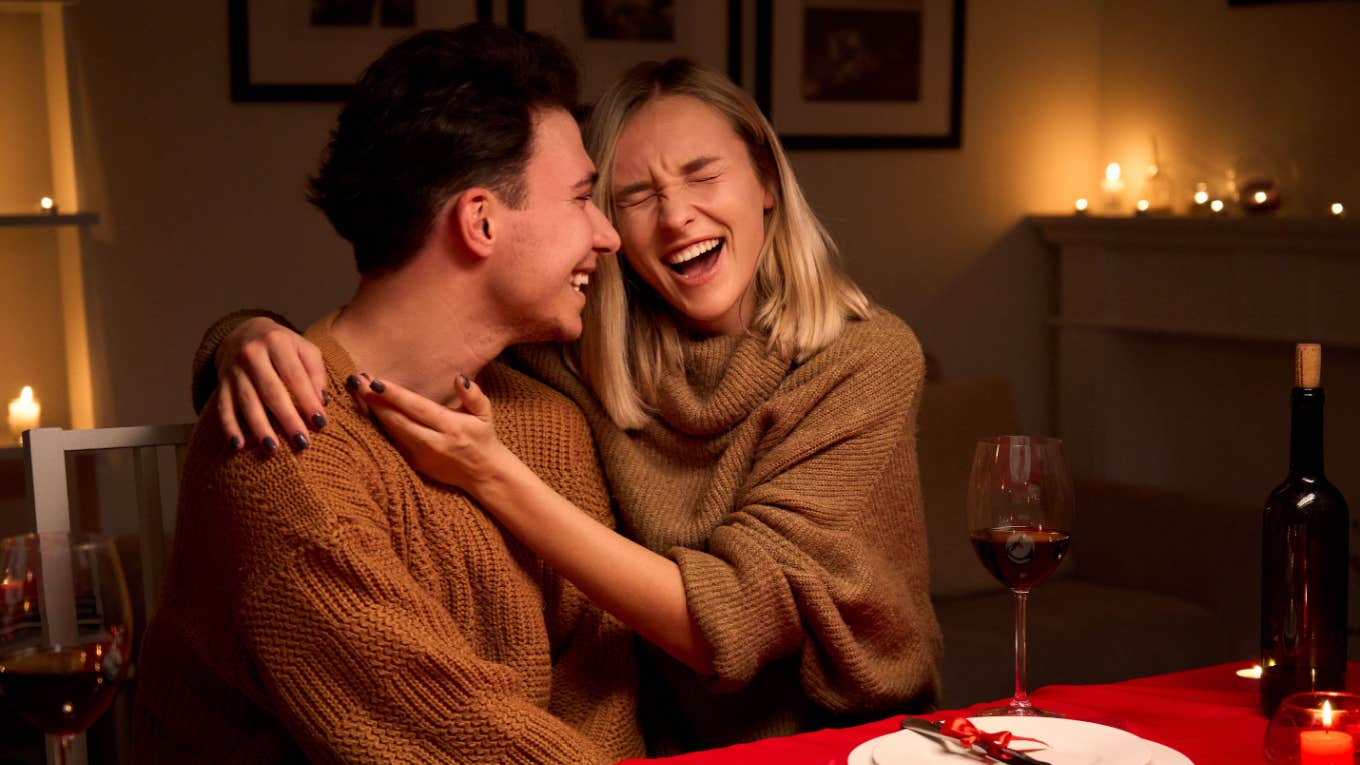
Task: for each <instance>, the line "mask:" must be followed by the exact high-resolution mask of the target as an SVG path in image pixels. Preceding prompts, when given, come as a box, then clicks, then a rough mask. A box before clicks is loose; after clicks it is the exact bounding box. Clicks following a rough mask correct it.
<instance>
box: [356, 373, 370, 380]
mask: <svg viewBox="0 0 1360 765" xmlns="http://www.w3.org/2000/svg"><path fill="white" fill-rule="evenodd" d="M359 375H360V376H361V377H363V378H364V379H365V380H368V379H371V378H369V376H368V373H367V372H360V373H359Z"/></svg>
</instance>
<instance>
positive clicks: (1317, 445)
mask: <svg viewBox="0 0 1360 765" xmlns="http://www.w3.org/2000/svg"><path fill="white" fill-rule="evenodd" d="M1325 399H1326V397H1325V396H1324V395H1323V392H1322V388H1295V389H1294V390H1293V393H1292V394H1291V395H1290V404H1291V406H1292V409H1293V415H1292V417H1291V418H1290V426H1289V475H1290V476H1294V477H1301V478H1310V477H1311V478H1321V477H1322V476H1323V469H1322V405H1323V402H1324V401H1325Z"/></svg>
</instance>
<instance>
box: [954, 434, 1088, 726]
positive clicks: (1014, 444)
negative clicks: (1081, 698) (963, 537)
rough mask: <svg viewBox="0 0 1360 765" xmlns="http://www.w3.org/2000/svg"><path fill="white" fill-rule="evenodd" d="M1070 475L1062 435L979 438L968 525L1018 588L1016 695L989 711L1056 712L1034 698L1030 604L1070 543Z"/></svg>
mask: <svg viewBox="0 0 1360 765" xmlns="http://www.w3.org/2000/svg"><path fill="white" fill-rule="evenodd" d="M1073 506H1074V502H1073V497H1072V479H1071V478H1070V477H1069V475H1068V472H1067V464H1066V462H1065V461H1064V459H1063V450H1062V442H1061V441H1059V440H1058V439H1056V438H1035V437H1031V436H997V437H995V438H984V439H982V440H980V441H978V445H977V449H976V450H975V451H974V453H973V469H972V472H971V474H970V476H969V479H968V529H969V535H970V536H971V538H972V542H973V549H974V550H975V551H976V552H977V555H978V558H979V559H981V560H982V565H983V566H985V567H986V568H987V570H988V571H989V572H991V574H992V576H994V577H996V578H997V581H999V582H1001V584H1003V585H1005V586H1006V587H1007V588H1009V589H1010V591H1011V592H1013V593H1014V594H1015V693H1014V695H1013V696H1012V697H1011V700H1010V703H1009V704H1007V705H1006V706H1001V707H995V708H993V709H988V710H985V711H983V712H981V713H979V714H983V715H1053V716H1057V715H1056V713H1052V712H1047V711H1045V710H1042V709H1038V708H1036V707H1034V705H1032V704H1031V703H1030V701H1029V690H1028V685H1027V682H1026V678H1025V671H1026V649H1027V646H1026V625H1025V619H1026V604H1027V598H1028V596H1029V591H1030V588H1032V587H1034V586H1035V585H1037V584H1039V583H1040V582H1042V581H1043V580H1045V579H1047V578H1048V576H1049V574H1052V573H1053V571H1054V570H1055V569H1057V568H1058V564H1060V563H1061V562H1062V559H1063V556H1065V555H1066V554H1067V550H1068V548H1069V546H1070V545H1071V543H1072V515H1073V510H1074V507H1073Z"/></svg>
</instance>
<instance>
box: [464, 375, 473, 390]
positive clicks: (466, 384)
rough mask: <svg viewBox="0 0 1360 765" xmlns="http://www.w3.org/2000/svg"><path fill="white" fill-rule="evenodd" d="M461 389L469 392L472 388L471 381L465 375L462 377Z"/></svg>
mask: <svg viewBox="0 0 1360 765" xmlns="http://www.w3.org/2000/svg"><path fill="white" fill-rule="evenodd" d="M463 387H464V388H467V389H469V390H470V389H471V388H472V380H471V379H469V378H468V376H467V375H463Z"/></svg>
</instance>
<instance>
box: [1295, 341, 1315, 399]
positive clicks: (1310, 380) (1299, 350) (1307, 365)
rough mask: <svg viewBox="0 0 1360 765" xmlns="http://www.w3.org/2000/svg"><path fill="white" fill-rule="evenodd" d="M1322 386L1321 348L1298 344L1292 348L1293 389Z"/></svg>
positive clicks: (1308, 344)
mask: <svg viewBox="0 0 1360 765" xmlns="http://www.w3.org/2000/svg"><path fill="white" fill-rule="evenodd" d="M1320 385H1322V346H1321V345H1318V344H1317V343H1299V344H1298V345H1296V346H1294V387H1295V388H1316V387H1318V386H1320Z"/></svg>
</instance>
